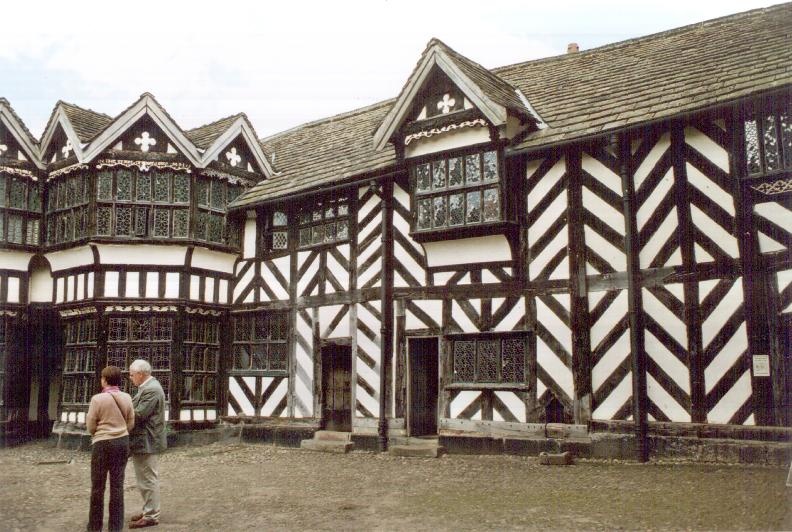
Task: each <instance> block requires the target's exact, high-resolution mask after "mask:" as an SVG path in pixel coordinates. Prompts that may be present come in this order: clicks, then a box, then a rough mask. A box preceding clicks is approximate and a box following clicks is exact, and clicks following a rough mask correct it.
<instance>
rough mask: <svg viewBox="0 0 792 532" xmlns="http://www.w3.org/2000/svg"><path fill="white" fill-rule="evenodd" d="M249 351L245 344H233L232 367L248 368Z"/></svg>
mask: <svg viewBox="0 0 792 532" xmlns="http://www.w3.org/2000/svg"><path fill="white" fill-rule="evenodd" d="M250 362H251V358H250V351H249V348H248V346H246V345H235V346H234V369H250Z"/></svg>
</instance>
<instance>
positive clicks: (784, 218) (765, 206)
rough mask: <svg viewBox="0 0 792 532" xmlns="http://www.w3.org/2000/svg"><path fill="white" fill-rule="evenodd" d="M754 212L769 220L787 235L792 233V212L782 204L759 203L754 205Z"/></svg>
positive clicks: (771, 202)
mask: <svg viewBox="0 0 792 532" xmlns="http://www.w3.org/2000/svg"><path fill="white" fill-rule="evenodd" d="M754 212H755V213H756V214H758V215H759V216H761V217H762V218H767V219H768V220H770V221H771V222H773V223H774V224H776V225H777V226H778V227H780V228H781V229H783V230H784V231H786V232H787V233H792V211H790V210H789V209H787V208H786V207H784V206H783V205H781V204H780V203H776V202H775V201H769V202H767V203H757V204H756V205H754Z"/></svg>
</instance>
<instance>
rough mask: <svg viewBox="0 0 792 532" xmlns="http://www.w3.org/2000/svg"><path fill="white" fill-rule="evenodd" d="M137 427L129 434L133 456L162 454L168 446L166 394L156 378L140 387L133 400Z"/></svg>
mask: <svg viewBox="0 0 792 532" xmlns="http://www.w3.org/2000/svg"><path fill="white" fill-rule="evenodd" d="M132 406H134V408H135V427H134V428H133V429H132V431H131V432H130V433H129V450H130V451H131V452H132V454H153V453H161V452H162V451H164V450H165V448H166V447H167V446H168V440H167V437H166V435H165V392H163V391H162V385H161V384H160V383H159V381H158V380H157V379H155V378H154V377H152V378H150V379H149V380H147V381H146V382H144V383H143V384H141V385H140V387H139V388H138V393H137V395H135V397H133V398H132Z"/></svg>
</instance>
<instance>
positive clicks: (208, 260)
mask: <svg viewBox="0 0 792 532" xmlns="http://www.w3.org/2000/svg"><path fill="white" fill-rule="evenodd" d="M236 260H237V255H235V254H233V253H221V252H220V251H212V250H210V249H205V248H199V247H196V248H195V249H194V250H193V255H192V262H191V263H190V264H191V265H192V266H193V268H203V269H205V270H214V271H216V272H225V273H233V272H234V263H235V262H236Z"/></svg>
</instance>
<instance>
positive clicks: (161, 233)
mask: <svg viewBox="0 0 792 532" xmlns="http://www.w3.org/2000/svg"><path fill="white" fill-rule="evenodd" d="M169 225H170V211H169V210H168V209H154V236H157V237H167V236H168V226H169Z"/></svg>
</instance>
